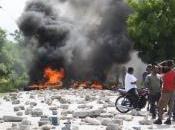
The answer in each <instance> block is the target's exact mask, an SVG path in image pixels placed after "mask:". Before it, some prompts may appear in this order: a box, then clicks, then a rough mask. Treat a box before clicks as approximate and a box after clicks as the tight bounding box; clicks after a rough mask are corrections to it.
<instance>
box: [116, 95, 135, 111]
mask: <svg viewBox="0 0 175 130" xmlns="http://www.w3.org/2000/svg"><path fill="white" fill-rule="evenodd" d="M131 106H132V104H131V101H130V100H129V99H128V98H127V97H126V96H119V97H118V98H117V99H116V101H115V107H116V109H117V110H118V111H119V112H120V113H127V112H129V111H130V110H131Z"/></svg>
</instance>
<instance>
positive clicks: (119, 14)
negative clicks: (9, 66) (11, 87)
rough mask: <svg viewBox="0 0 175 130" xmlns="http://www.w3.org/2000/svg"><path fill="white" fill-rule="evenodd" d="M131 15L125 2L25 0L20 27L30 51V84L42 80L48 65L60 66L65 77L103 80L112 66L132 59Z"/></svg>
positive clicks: (56, 68)
mask: <svg viewBox="0 0 175 130" xmlns="http://www.w3.org/2000/svg"><path fill="white" fill-rule="evenodd" d="M129 13H130V9H129V8H128V6H127V5H126V4H125V3H124V2H123V0H50V1H48V0H31V1H29V2H28V4H27V5H26V8H25V10H24V12H23V14H22V15H21V17H20V19H19V21H18V25H19V28H20V29H21V31H22V32H23V34H24V36H25V40H26V47H27V48H28V49H29V50H31V54H32V56H31V57H30V59H32V60H31V62H30V63H29V64H30V66H29V68H30V71H29V75H30V81H31V84H33V83H39V82H42V81H43V79H44V77H45V76H46V75H45V70H47V67H48V66H49V67H50V68H52V69H53V70H61V71H62V68H64V71H65V74H64V77H65V78H64V79H65V81H70V80H82V81H84V80H85V81H99V82H104V81H105V80H106V78H107V75H108V74H109V72H110V69H111V68H112V67H113V66H114V65H118V64H122V63H125V62H127V61H128V60H129V58H130V56H129V55H130V51H131V49H132V46H133V44H132V42H131V41H130V39H129V37H128V35H127V31H126V18H127V17H128V15H129ZM61 73H62V72H61ZM57 76H58V75H57ZM46 77H47V76H46ZM58 77H59V78H61V80H62V79H63V77H62V76H61V77H60V76H58ZM58 77H57V78H58ZM52 80H53V79H52V78H51V79H48V81H51V82H52ZM45 84H47V83H46V82H45ZM51 84H52V83H51Z"/></svg>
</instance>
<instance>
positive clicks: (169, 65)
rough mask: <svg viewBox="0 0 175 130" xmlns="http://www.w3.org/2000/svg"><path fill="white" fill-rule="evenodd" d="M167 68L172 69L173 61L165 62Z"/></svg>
mask: <svg viewBox="0 0 175 130" xmlns="http://www.w3.org/2000/svg"><path fill="white" fill-rule="evenodd" d="M167 66H168V67H169V68H170V69H172V68H173V67H174V61H173V60H167Z"/></svg>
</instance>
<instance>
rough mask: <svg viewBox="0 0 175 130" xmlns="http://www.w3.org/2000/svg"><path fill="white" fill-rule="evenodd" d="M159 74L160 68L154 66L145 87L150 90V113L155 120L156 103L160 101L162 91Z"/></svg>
mask: <svg viewBox="0 0 175 130" xmlns="http://www.w3.org/2000/svg"><path fill="white" fill-rule="evenodd" d="M157 72H158V67H157V66H153V67H152V72H151V74H149V75H147V77H146V79H145V87H146V88H148V89H149V103H150V113H151V114H152V118H153V119H155V118H156V103H158V101H159V98H160V90H161V79H160V75H159V74H158V73H157Z"/></svg>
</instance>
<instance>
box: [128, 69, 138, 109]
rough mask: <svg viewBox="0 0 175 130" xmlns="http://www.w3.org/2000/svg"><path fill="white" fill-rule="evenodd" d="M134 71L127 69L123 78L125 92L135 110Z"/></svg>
mask: <svg viewBox="0 0 175 130" xmlns="http://www.w3.org/2000/svg"><path fill="white" fill-rule="evenodd" d="M133 73H134V69H133V68H132V67H129V68H128V71H127V73H126V76H125V90H126V91H127V93H128V94H129V95H130V99H131V103H132V104H133V107H134V108H137V101H138V98H139V97H138V92H137V85H136V82H137V78H136V77H135V76H134V75H133Z"/></svg>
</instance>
